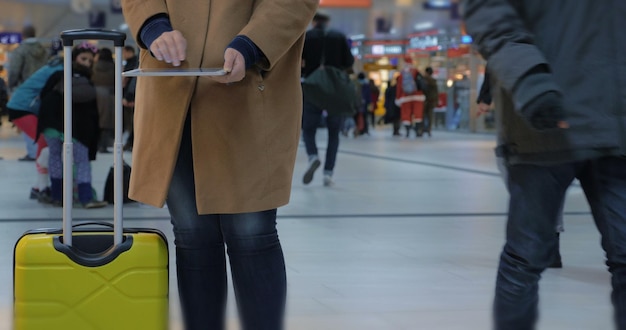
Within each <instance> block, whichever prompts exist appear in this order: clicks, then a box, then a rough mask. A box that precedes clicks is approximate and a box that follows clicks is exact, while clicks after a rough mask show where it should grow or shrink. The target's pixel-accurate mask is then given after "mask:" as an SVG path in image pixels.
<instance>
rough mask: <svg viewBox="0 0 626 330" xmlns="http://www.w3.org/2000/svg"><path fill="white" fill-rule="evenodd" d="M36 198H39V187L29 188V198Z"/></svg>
mask: <svg viewBox="0 0 626 330" xmlns="http://www.w3.org/2000/svg"><path fill="white" fill-rule="evenodd" d="M37 198H39V189H37V188H30V199H37Z"/></svg>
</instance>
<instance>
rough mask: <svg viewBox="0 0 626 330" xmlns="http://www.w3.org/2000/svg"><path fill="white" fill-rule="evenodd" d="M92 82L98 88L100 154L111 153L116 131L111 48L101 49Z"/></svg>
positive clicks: (113, 69)
mask: <svg viewBox="0 0 626 330" xmlns="http://www.w3.org/2000/svg"><path fill="white" fill-rule="evenodd" d="M91 81H92V82H93V84H94V86H95V87H96V96H97V103H98V114H99V116H100V117H99V120H98V122H99V124H100V138H99V140H98V141H99V142H98V152H101V153H109V152H110V151H109V150H108V147H110V146H112V145H113V134H114V130H115V62H114V61H113V52H111V49H109V48H106V47H104V48H100V50H99V51H98V54H97V55H96V59H95V64H94V66H93V75H92V76H91Z"/></svg>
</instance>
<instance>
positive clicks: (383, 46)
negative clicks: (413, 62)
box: [364, 40, 406, 58]
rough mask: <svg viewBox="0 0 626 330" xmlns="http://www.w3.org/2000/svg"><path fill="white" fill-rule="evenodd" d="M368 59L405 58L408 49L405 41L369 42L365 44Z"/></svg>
mask: <svg viewBox="0 0 626 330" xmlns="http://www.w3.org/2000/svg"><path fill="white" fill-rule="evenodd" d="M364 46H365V49H364V50H365V51H364V53H365V56H364V57H366V58H378V57H383V56H387V57H398V56H404V51H405V48H406V41H405V40H395V41H394V40H391V41H368V42H365V43H364Z"/></svg>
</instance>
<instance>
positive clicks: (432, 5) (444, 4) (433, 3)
mask: <svg viewBox="0 0 626 330" xmlns="http://www.w3.org/2000/svg"><path fill="white" fill-rule="evenodd" d="M451 6H452V1H450V0H427V1H425V2H424V9H450V7H451Z"/></svg>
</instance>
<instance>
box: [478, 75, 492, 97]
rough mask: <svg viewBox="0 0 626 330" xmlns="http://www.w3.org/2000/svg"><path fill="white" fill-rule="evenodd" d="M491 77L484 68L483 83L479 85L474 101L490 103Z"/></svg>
mask: <svg viewBox="0 0 626 330" xmlns="http://www.w3.org/2000/svg"><path fill="white" fill-rule="evenodd" d="M492 101H493V100H492V98H491V77H490V75H489V72H487V70H485V78H484V79H483V84H482V86H480V92H479V93H478V99H476V103H485V104H491V102H492Z"/></svg>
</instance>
